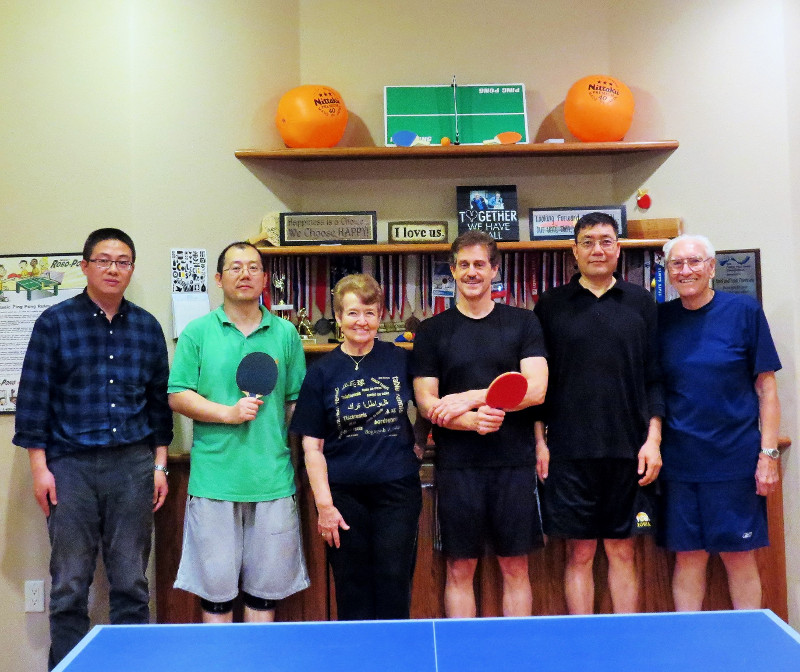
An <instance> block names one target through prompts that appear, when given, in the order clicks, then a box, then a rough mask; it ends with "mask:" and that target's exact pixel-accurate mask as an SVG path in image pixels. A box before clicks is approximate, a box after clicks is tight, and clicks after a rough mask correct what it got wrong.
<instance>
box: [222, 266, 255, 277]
mask: <svg viewBox="0 0 800 672" xmlns="http://www.w3.org/2000/svg"><path fill="white" fill-rule="evenodd" d="M222 271H223V273H230V274H231V275H241V274H242V273H244V272H245V271H247V272H248V273H249V274H250V275H258V274H259V273H263V272H264V269H263V268H262V267H261V266H259V265H258V264H247V265H246V266H245V265H244V264H231V265H230V266H228V268H223V269H222Z"/></svg>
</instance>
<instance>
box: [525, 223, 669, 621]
mask: <svg viewBox="0 0 800 672" xmlns="http://www.w3.org/2000/svg"><path fill="white" fill-rule="evenodd" d="M572 250H573V253H574V255H575V258H576V260H577V262H578V269H579V270H580V274H579V275H576V276H574V277H573V278H572V280H571V281H570V282H569V283H568V284H566V285H562V286H560V287H555V288H553V289H550V290H548V291H547V292H545V293H544V294H542V296H541V298H540V299H539V302H538V303H537V304H536V309H535V312H536V315H538V317H539V319H540V320H541V324H542V328H543V329H544V334H545V341H546V343H547V351H548V364H549V367H550V383H549V387H548V390H547V398H546V400H545V403H544V405H543V406H542V407H541V408H540V409H538V412H540V413H541V417H540V419H539V420H540V421H539V422H537V423H536V455H537V471H538V473H539V477H540V478H541V479H542V481H544V482H545V487H544V488H543V490H544V492H543V496H542V504H543V509H544V523H545V532H546V533H547V534H548V536H553V537H561V538H564V539H566V547H567V560H566V569H565V573H564V588H565V593H566V600H567V608H568V609H569V612H570V613H571V614H590V613H592V612H593V611H594V580H593V574H592V566H593V562H594V556H595V551H596V549H597V540H598V539H602V540H603V546H604V548H605V552H606V555H607V556H608V583H609V589H610V592H611V601H612V604H613V607H614V611H615V612H618V613H624V612H633V611H637V609H638V583H637V580H636V572H635V568H634V545H633V535H636V534H641V533H652V531H653V529H652V526H651V515H652V502H650V501H648V497H647V496H646V491H644V490H643V489H642V486H645V485H647V484H649V483H652V482H653V481H654V480H655V478H656V476H658V471H659V469H660V468H661V453H660V445H661V417H662V416H663V414H664V402H663V390H662V388H661V379H660V369H659V365H658V345H657V331H656V305H655V302H654V301H653V299H652V297H651V296H650V293H649V292H648V291H647V290H646V289H644V288H643V287H640V286H637V285H634V284H631V283H628V282H625V281H623V280H621V279H618V278H616V277H615V275H614V271H615V270H616V267H617V261H618V259H619V254H620V246H619V241H618V240H617V226H616V222H615V220H614V219H613V218H612V217H610V216H609V215H607V214H604V213H599V212H595V213H589V214H587V215H584V216H583V217H581V218H580V219H579V220H578V222H577V223H576V225H575V242H574V243H573V246H572ZM545 426H546V427H547V434H546V436H545ZM545 479H546V480H545Z"/></svg>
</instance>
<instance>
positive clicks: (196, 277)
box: [170, 248, 210, 338]
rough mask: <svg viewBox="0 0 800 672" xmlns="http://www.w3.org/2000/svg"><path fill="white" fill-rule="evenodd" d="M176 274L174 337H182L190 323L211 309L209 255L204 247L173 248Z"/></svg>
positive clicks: (173, 273)
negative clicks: (209, 297)
mask: <svg viewBox="0 0 800 672" xmlns="http://www.w3.org/2000/svg"><path fill="white" fill-rule="evenodd" d="M170 269H171V273H172V337H173V338H178V336H180V335H181V332H182V331H183V329H184V328H185V327H186V325H187V324H189V322H191V321H192V320H194V319H195V318H197V317H201V316H202V315H205V314H206V313H207V312H208V311H209V310H210V303H209V299H208V254H207V252H206V250H204V249H194V248H192V249H188V248H175V249H172V250H170Z"/></svg>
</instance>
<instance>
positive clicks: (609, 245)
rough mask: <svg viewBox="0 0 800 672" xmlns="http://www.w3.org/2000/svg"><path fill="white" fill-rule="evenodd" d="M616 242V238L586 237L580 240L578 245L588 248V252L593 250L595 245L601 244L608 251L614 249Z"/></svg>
mask: <svg viewBox="0 0 800 672" xmlns="http://www.w3.org/2000/svg"><path fill="white" fill-rule="evenodd" d="M616 244H617V240H616V238H601V239H600V240H595V239H593V238H584V239H583V240H579V241H578V247H580V248H582V249H584V250H586V251H587V252H589V251H591V250H593V249H594V246H595V245H599V246H600V247H602V248H603V249H604V250H606V251H608V250H612V249H614V246H615V245H616Z"/></svg>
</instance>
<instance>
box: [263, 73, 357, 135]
mask: <svg viewBox="0 0 800 672" xmlns="http://www.w3.org/2000/svg"><path fill="white" fill-rule="evenodd" d="M275 124H276V125H277V127H278V131H279V132H280V134H281V138H283V141H284V142H285V143H286V146H287V147H333V146H334V145H335V144H336V143H337V142H339V140H341V139H342V136H343V135H344V129H345V127H346V126H347V108H346V107H345V104H344V101H343V100H342V96H341V94H340V93H339V92H338V91H337V90H336V89H333V88H331V87H330V86H323V85H319V84H306V85H304V86H298V87H296V88H294V89H291V90H290V91H287V92H286V93H284V94H283V96H282V97H281V99H280V100H279V101H278V111H277V113H276V115H275Z"/></svg>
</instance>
